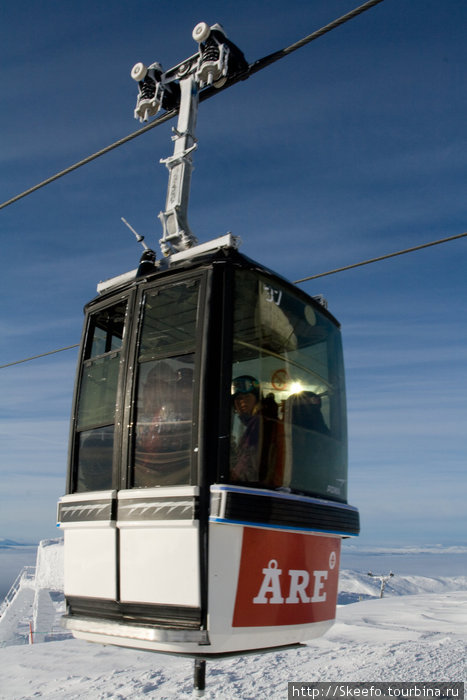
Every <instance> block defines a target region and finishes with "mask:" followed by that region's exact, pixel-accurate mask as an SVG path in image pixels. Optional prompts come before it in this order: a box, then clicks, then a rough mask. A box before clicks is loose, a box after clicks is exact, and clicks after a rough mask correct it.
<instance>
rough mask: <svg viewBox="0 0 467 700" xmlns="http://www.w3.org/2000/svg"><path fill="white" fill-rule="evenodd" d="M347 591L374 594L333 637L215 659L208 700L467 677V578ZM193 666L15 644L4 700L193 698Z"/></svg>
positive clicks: (82, 648) (351, 580)
mask: <svg viewBox="0 0 467 700" xmlns="http://www.w3.org/2000/svg"><path fill="white" fill-rule="evenodd" d="M456 589H458V590H456ZM340 590H341V596H342V595H344V597H345V596H349V595H351V594H354V593H355V594H357V595H362V596H370V595H371V596H373V597H372V598H371V599H367V600H363V601H362V602H357V603H354V604H349V605H343V606H340V607H339V608H338V615H337V622H336V624H335V625H334V627H333V628H332V629H331V631H330V632H328V634H327V635H326V636H325V637H323V638H321V639H318V640H315V641H313V642H310V643H309V644H307V645H305V646H303V647H302V648H299V649H295V650H290V651H280V652H276V653H269V654H264V655H252V656H244V657H235V658H230V659H223V660H213V661H209V662H208V666H207V683H206V694H205V697H206V698H210V699H211V700H212V699H214V698H215V699H216V700H217V699H221V698H222V700H224V699H226V700H228V699H229V698H231V699H232V700H233V699H239V700H253V699H254V700H256V699H259V698H271V699H273V700H276V699H277V700H279V699H280V698H281V699H282V698H287V682H288V681H304V682H318V681H330V682H332V681H340V682H356V681H364V682H377V681H388V682H389V681H390V682H398V681H399V682H401V681H412V682H413V681H418V682H428V681H436V682H441V681H445V682H459V681H463V682H465V681H466V680H467V665H466V646H467V644H466V643H467V578H466V577H441V578H436V579H433V578H431V579H430V578H427V577H421V576H405V577H394V578H393V579H391V582H390V588H387V589H386V593H385V597H384V598H383V599H379V598H376V597H374V596H375V595H378V593H379V584H378V582H377V581H375V580H374V579H370V578H369V577H368V576H367V574H366V572H355V571H348V570H344V571H342V572H341V584H340ZM419 591H429V592H423V593H420V592H419ZM192 664H193V662H192V661H191V660H189V659H184V658H175V657H172V656H165V655H160V654H152V653H149V652H140V651H134V650H130V649H119V648H115V647H102V646H100V645H93V644H88V643H86V642H81V641H77V640H74V639H66V640H62V641H53V642H48V643H42V644H34V645H32V646H29V645H17V646H7V647H4V648H3V649H0V698H1V700H20V699H22V700H23V699H24V700H26V698H47V700H59V699H60V700H63V698H67V700H78V698H79V699H80V700H101V699H102V700H104V699H105V698H111V699H112V700H123V699H125V700H126V699H130V698H131V700H138V699H141V700H143V699H145V700H147V699H148V698H167V699H172V698H189V697H191V696H192V678H193V668H192Z"/></svg>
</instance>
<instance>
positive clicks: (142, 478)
mask: <svg viewBox="0 0 467 700" xmlns="http://www.w3.org/2000/svg"><path fill="white" fill-rule="evenodd" d="M193 38H194V39H195V41H197V42H198V53H197V54H195V55H194V56H192V57H190V58H189V59H186V60H185V61H183V62H182V63H180V64H178V65H177V66H175V67H174V68H172V69H170V70H169V71H166V72H163V70H162V67H161V66H160V64H159V63H154V64H152V65H151V66H150V67H149V68H146V67H145V66H144V64H142V63H138V64H136V66H134V68H133V70H132V77H133V78H134V79H135V80H136V81H137V82H138V85H139V95H138V100H137V107H136V110H135V116H137V117H139V118H140V119H143V120H144V119H147V118H148V116H151V115H154V114H156V113H157V112H158V110H159V109H160V108H161V106H162V108H163V109H167V110H170V109H173V110H174V111H175V110H176V111H178V115H179V118H178V125H177V128H176V129H175V130H174V136H173V140H174V142H175V145H174V155H173V156H172V157H170V158H168V159H166V161H165V162H166V164H167V167H168V169H169V186H168V190H167V199H166V210H165V211H164V212H163V213H161V214H160V218H161V221H162V224H163V230H164V236H163V239H162V240H161V248H162V252H163V254H164V255H165V257H164V258H162V260H161V261H159V262H157V263H156V262H155V254H154V253H153V252H152V251H150V250H149V249H147V246H146V250H145V252H144V253H143V257H142V259H141V263H140V266H139V268H138V270H137V271H135V272H133V273H128V274H126V275H123V276H121V277H117V278H115V279H113V280H110V281H109V282H107V283H104V284H101V285H100V286H99V287H98V296H97V298H96V299H94V300H93V301H91V302H90V303H89V304H88V305H87V306H86V309H85V324H84V332H83V338H82V343H81V350H80V358H79V363H78V372H77V379H76V388H75V396H74V404H73V415H72V425H71V436H70V450H69V468H68V479H67V493H66V495H65V496H63V497H62V498H61V500H60V503H59V506H58V520H59V526H60V527H61V528H62V529H63V531H64V540H65V596H66V602H67V613H66V616H65V626H66V627H67V628H68V629H70V630H71V631H72V632H73V634H74V635H75V636H76V637H79V638H82V639H86V640H89V641H94V642H102V643H104V644H117V645H121V646H127V647H136V648H140V649H148V650H153V651H163V652H164V651H165V652H171V653H181V654H187V655H193V656H195V658H196V657H197V661H196V662H195V685H196V686H197V688H198V689H202V687H204V675H203V674H204V670H203V666H202V664H204V665H205V661H204V659H205V658H206V657H207V656H210V655H213V654H214V655H216V654H229V653H239V652H240V653H241V652H245V651H248V650H266V649H270V648H277V647H279V646H280V647H283V646H289V645H295V644H298V643H300V642H302V641H304V640H307V639H310V638H312V637H316V636H319V635H321V634H323V632H325V631H326V629H327V628H328V627H329V626H330V625H331V624H332V622H333V620H334V617H335V609H336V600H337V584H338V573H339V554H340V544H341V540H342V538H343V537H348V536H352V535H356V534H357V533H358V530H359V524H358V512H357V510H356V509H355V508H353V507H352V506H349V505H348V504H347V436H346V411H345V393H344V372H343V362H342V349H341V338H340V331H339V325H338V323H337V321H336V320H335V318H334V317H333V316H332V315H331V314H330V313H329V312H328V311H327V309H326V308H325V306H324V305H323V304H321V303H319V302H318V301H317V300H316V299H313V298H311V297H309V296H308V295H306V294H304V293H303V292H302V291H301V290H299V289H298V288H296V287H295V286H294V285H292V284H290V283H288V282H287V281H285V280H284V279H282V278H281V277H279V276H278V275H276V274H274V273H273V272H271V271H269V270H267V269H265V268H264V267H262V266H261V265H259V264H257V263H255V262H253V261H252V260H250V259H248V258H247V257H245V256H243V255H242V254H240V253H239V251H238V249H237V248H238V246H237V239H235V238H234V237H233V236H232V235H230V234H228V235H226V236H224V237H222V238H220V239H216V240H214V241H211V242H210V243H205V244H201V245H197V241H196V238H195V237H194V236H193V234H192V232H191V231H190V229H189V226H188V223H187V217H186V214H187V205H188V194H189V185H190V177H191V168H192V163H191V152H192V151H193V149H194V148H195V145H196V144H195V137H194V128H195V123H196V114H197V108H198V91H199V90H207V91H208V94H211V93H209V91H210V90H211V91H212V90H213V89H217V88H221V87H223V86H224V85H225V84H226V81H228V80H234V79H237V78H238V76H240V77H242V76H245V75H246V73H245V71H247V70H248V64H247V62H246V61H245V58H244V56H243V54H242V52H241V51H240V50H239V49H238V48H237V47H236V46H235V45H234V44H233V43H232V42H230V41H229V40H227V38H226V36H225V33H224V31H223V30H222V28H221V27H220V25H213V26H212V27H209V26H208V25H207V24H205V23H203V22H201V23H200V24H198V25H197V26H196V27H195V28H194V30H193ZM232 76H233V77H232ZM137 237H138V239H139V240H142V237H139V236H138V235H137ZM201 660H202V661H201ZM198 662H199V666H198V667H197V666H196V664H197V663H198ZM197 669H198V675H197Z"/></svg>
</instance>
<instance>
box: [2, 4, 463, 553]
mask: <svg viewBox="0 0 467 700" xmlns="http://www.w3.org/2000/svg"><path fill="white" fill-rule="evenodd" d="M357 4H358V2H356V1H355V0H313V1H310V2H303V1H298V0H289V2H287V3H284V2H279V1H278V0H271V1H269V2H251V0H249V1H246V0H245V1H244V0H236V2H225V3H219V2H213V1H212V2H210V1H208V0H205V1H203V0H202V1H200V2H186V1H185V0H180V1H179V2H177V3H173V2H171V1H169V0H159V1H158V2H155V1H154V0H151V2H149V1H146V0H142V1H141V0H137V1H136V2H131V3H130V2H124V1H123V0H114V1H112V2H107V1H106V2H103V1H99V0H98V1H94V2H92V3H91V2H87V1H83V0H81V1H80V2H78V0H67V1H66V2H64V1H63V0H61V1H53V0H50V1H48V0H43V1H42V2H39V0H31V1H29V2H25V1H24V0H20V1H19V2H17V3H3V4H2V7H1V9H0V55H1V61H0V73H1V84H2V102H3V109H2V110H1V113H0V140H1V145H0V148H1V168H2V178H1V196H0V199H1V201H2V202H3V201H5V200H7V199H9V198H10V197H12V196H14V195H16V194H18V193H19V192H21V191H23V190H25V189H27V188H28V187H30V186H32V185H34V184H36V183H37V182H38V181H40V180H42V179H44V178H46V177H48V176H50V175H52V174H54V173H55V172H57V171H59V170H61V169H63V168H65V167H67V166H69V165H71V164H72V163H74V162H75V161H77V160H80V159H81V158H83V157H85V156H87V155H89V154H90V153H92V152H94V151H96V150H98V149H100V148H102V147H104V146H106V145H108V144H110V143H112V142H113V141H115V140H117V139H119V138H121V137H123V136H125V135H127V134H128V133H130V132H131V131H134V130H136V129H137V128H138V123H137V122H136V121H134V119H133V109H134V104H135V100H136V92H137V88H136V84H135V83H134V82H133V81H132V80H131V78H130V76H129V71H130V69H131V67H132V66H133V64H134V63H136V62H137V61H140V60H141V61H144V62H145V63H146V64H148V63H151V62H152V61H154V60H159V61H160V62H161V63H162V64H163V65H164V66H165V67H167V68H168V67H170V66H172V65H174V64H175V63H177V62H179V61H180V60H182V59H183V58H185V57H187V56H189V55H191V54H192V53H193V52H194V50H195V44H194V42H193V40H192V38H191V31H192V28H193V26H194V25H195V24H196V23H197V22H199V21H206V22H208V23H214V22H216V21H219V22H221V23H222V24H223V25H224V27H225V29H226V30H227V32H228V35H229V37H230V38H231V39H232V40H233V41H235V42H236V43H237V44H238V45H239V46H240V47H241V48H242V49H243V51H244V53H245V55H246V57H247V59H248V60H249V61H250V62H251V61H253V60H255V59H257V58H260V57H262V56H263V55H265V54H268V53H271V52H273V51H275V50H277V49H279V48H282V47H283V46H287V45H289V44H291V43H293V42H294V41H296V40H297V39H299V38H301V37H302V36H303V35H305V34H308V33H311V32H312V31H314V30H315V29H318V28H319V27H321V26H323V25H324V24H327V23H328V22H329V21H331V20H333V19H334V18H336V17H338V16H340V15H342V14H344V13H345V12H347V11H349V10H350V9H352V8H353V7H355V6H356V5H357ZM466 24H467V6H466V4H465V2H463V0H450V1H449V2H447V3H442V2H439V0H437V1H436V2H435V1H434V0H411V1H410V2H407V0H384V2H382V3H381V4H380V5H378V6H377V7H375V8H373V9H372V10H370V11H369V12H367V13H366V14H364V15H362V16H360V17H358V18H356V19H354V20H353V21H351V22H350V23H348V24H346V25H345V26H343V27H340V28H339V29H336V30H335V31H333V32H332V33H330V34H328V35H326V36H324V37H322V38H321V39H319V40H317V41H315V42H313V43H312V44H310V45H309V46H307V47H305V48H303V49H301V50H300V51H298V52H296V53H295V54H293V55H292V56H290V57H288V58H286V59H284V60H283V61H280V62H279V63H276V64H275V65H274V66H272V67H270V68H268V69H266V70H264V71H262V72H261V73H259V74H257V75H256V76H254V77H252V78H251V79H250V80H248V81H246V82H244V83H240V84H238V85H236V86H235V87H233V88H231V89H230V90H227V91H224V92H223V93H222V94H220V95H219V96H217V97H216V98H214V99H212V100H209V101H207V102H205V103H203V104H202V105H201V106H200V110H199V116H198V129H197V135H198V138H199V148H198V151H197V152H196V154H195V170H194V174H193V183H192V192H191V202H190V211H189V220H190V225H191V228H192V229H193V231H194V232H195V233H196V235H197V236H198V238H199V239H200V240H201V241H206V240H209V239H210V238H213V237H215V236H217V235H222V234H223V233H225V232H227V231H232V232H233V233H234V234H236V235H239V236H241V238H242V240H243V245H242V251H243V252H244V253H245V254H247V255H249V256H251V257H253V258H256V259H258V260H259V261H261V262H262V263H263V264H265V265H266V266H269V267H271V268H273V269H275V270H276V271H277V272H279V273H281V274H283V275H284V276H286V277H288V278H289V279H292V280H294V279H298V278H301V277H304V276H306V275H312V274H316V273H320V272H324V271H326V270H329V269H333V268H336V267H339V266H341V265H346V264H349V263H353V262H358V261H360V260H365V259H368V258H371V257H374V256H378V255H383V254H385V253H388V252H392V251H396V250H399V249H402V248H406V247H410V246H414V245H418V244H421V243H424V242H427V241H431V240H436V239H439V238H443V237H446V236H450V235H455V234H459V233H462V232H464V231H466V230H467V197H466V175H467V149H466V146H467V137H466V124H467V88H466V84H467V81H466V75H465V73H466V65H467V45H466V42H465V28H466ZM172 125H174V123H168V124H165V125H163V126H161V127H158V128H157V129H155V130H152V131H150V132H149V133H148V134H146V135H144V136H141V137H139V138H138V139H136V140H134V141H132V142H131V143H129V144H127V145H125V146H123V147H122V148H119V149H117V150H115V151H113V152H112V153H110V154H108V155H106V156H104V157H103V158H100V159H99V160H97V161H95V162H93V163H91V164H89V165H87V166H85V167H83V168H81V169H80V170H78V171H76V172H74V173H72V174H71V175H69V176H67V177H65V178H63V179H61V180H59V181H57V182H55V183H53V184H51V185H49V186H48V187H46V188H44V189H42V190H40V191H38V192H36V193H34V194H33V195H31V196H29V197H27V198H25V199H23V200H21V201H19V202H17V203H15V204H13V205H11V206H10V207H8V208H6V209H4V210H2V211H0V231H1V236H2V255H1V258H0V260H1V262H0V265H1V275H0V285H1V295H0V329H1V333H0V364H4V363H7V362H13V361H15V360H18V359H22V358H24V357H29V356H31V355H36V354H39V353H42V352H47V351H49V350H53V349H55V348H60V347H63V346H67V345H72V344H74V343H78V342H79V338H80V332H81V325H82V307H83V305H84V304H85V303H86V302H87V301H88V300H89V299H90V298H92V297H93V296H94V295H95V289H96V283H97V282H98V281H100V280H102V279H107V278H109V277H112V276H114V275H116V274H120V273H121V272H124V271H126V270H128V269H132V268H134V267H135V266H136V265H137V262H138V259H139V255H140V249H139V247H138V246H137V244H136V243H135V241H134V238H133V237H132V234H131V233H130V232H129V231H128V230H127V229H126V228H125V227H124V226H123V224H122V223H121V221H120V217H121V216H124V217H125V218H126V219H127V220H128V221H129V222H131V224H132V225H133V226H134V227H135V228H136V229H137V230H138V231H139V232H140V233H143V234H144V235H145V236H146V240H147V241H148V242H153V243H154V242H155V241H157V240H158V239H159V237H160V235H161V232H160V224H159V221H158V220H157V218H156V216H157V213H158V212H159V211H160V209H162V208H163V206H164V202H165V194H166V187H167V171H166V169H165V168H164V167H163V166H161V165H160V164H159V159H160V158H162V157H167V156H168V155H169V154H170V153H171V150H172V144H171V141H170V128H171V126H172ZM466 253H467V240H466V239H461V240H458V241H455V242H452V243H447V244H444V245H442V246H437V247H433V248H429V249H427V250H424V251H421V252H418V253H414V254H411V255H407V256H403V257H398V258H394V259H392V260H389V261H386V262H381V263H377V264H374V265H370V266H367V267H363V268H358V269H356V270H352V271H348V272H343V273H340V274H337V275H333V276H330V277H324V278H322V279H318V280H315V281H311V282H307V283H305V284H303V285H302V286H303V288H304V289H305V290H306V291H307V292H308V293H310V294H323V295H324V296H325V297H326V298H327V299H328V302H329V305H330V309H331V310H332V311H333V313H334V314H335V315H336V316H337V318H338V319H339V320H340V322H341V323H342V327H343V337H344V348H345V353H346V355H345V357H346V374H347V394H348V411H349V439H350V441H349V445H350V502H351V503H352V504H354V505H357V506H358V507H359V509H360V512H361V521H362V535H361V540H360V541H361V543H362V545H364V544H365V543H372V544H375V545H378V544H379V545H386V544H388V543H390V544H393V545H401V546H405V545H409V544H416V543H418V544H429V543H442V544H447V545H448V544H453V543H462V542H465V541H466V539H467V538H466V524H467V523H466V515H465V513H466V511H467V509H466V505H465V501H466V486H467V470H466V466H467V465H466V454H467V430H466V418H467V399H466V396H467V372H466V366H467V362H466V360H467V357H466V347H467V326H466V320H465V319H466V316H467V314H466V312H467V297H466V291H467V275H466V271H465V270H466V261H465V258H466ZM75 363H76V351H67V352H64V353H60V354H58V355H53V356H51V357H48V358H44V359H41V360H37V361H34V362H30V363H25V364H21V365H17V366H15V367H9V368H7V369H2V370H0V478H1V483H2V488H1V489H0V536H2V537H10V538H13V539H22V540H27V541H37V540H38V539H40V538H43V537H49V536H53V535H54V534H55V504H56V501H57V499H58V497H59V496H60V495H61V494H62V493H63V490H64V483H65V468H66V453H67V439H68V421H69V412H70V405H71V395H72V388H73V381H74V373H75Z"/></svg>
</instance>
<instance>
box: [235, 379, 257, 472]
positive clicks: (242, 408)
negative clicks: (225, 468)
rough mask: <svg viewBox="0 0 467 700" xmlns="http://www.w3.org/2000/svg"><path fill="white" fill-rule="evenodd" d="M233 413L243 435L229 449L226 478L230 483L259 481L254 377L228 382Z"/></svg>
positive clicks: (255, 381) (255, 383) (255, 384)
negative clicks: (228, 476)
mask: <svg viewBox="0 0 467 700" xmlns="http://www.w3.org/2000/svg"><path fill="white" fill-rule="evenodd" d="M232 399H233V408H234V412H235V413H236V414H237V416H238V418H239V419H240V422H241V423H242V424H243V426H244V431H243V433H242V435H241V437H240V439H239V441H238V443H237V444H236V445H235V446H234V448H233V459H232V464H231V469H230V477H231V479H232V480H233V481H246V482H251V481H258V480H259V447H260V441H261V440H260V438H261V435H260V433H261V419H260V408H261V404H260V386H259V382H258V380H257V379H256V378H255V377H252V376H251V375H249V374H244V375H242V376H240V377H237V378H236V379H234V380H233V381H232Z"/></svg>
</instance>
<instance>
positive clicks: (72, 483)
mask: <svg viewBox="0 0 467 700" xmlns="http://www.w3.org/2000/svg"><path fill="white" fill-rule="evenodd" d="M134 296H135V293H134V290H127V291H125V292H123V291H122V292H120V293H116V294H115V293H114V294H112V295H108V296H106V297H105V298H103V299H101V298H97V299H94V300H92V301H91V302H89V304H87V305H86V306H85V308H84V313H85V317H84V322H83V333H82V339H81V344H80V349H79V355H78V363H77V370H76V379H75V388H74V393H73V404H72V406H73V408H72V416H71V421H70V437H69V441H68V445H69V447H68V470H67V484H66V492H67V494H72V493H80V494H83V496H85V494H86V493H93V492H92V491H78V490H77V487H78V483H77V479H78V464H79V463H78V450H79V436H80V434H81V433H83V432H86V431H87V430H92V429H98V428H105V427H108V426H110V425H113V426H114V435H113V450H112V479H111V481H112V484H111V488H112V489H115V488H116V484H117V483H118V478H119V477H118V471H119V469H120V460H119V452H120V444H121V437H122V436H121V427H122V415H123V411H124V406H123V397H124V394H125V391H124V382H125V381H126V374H127V372H126V365H127V362H128V347H129V345H130V339H131V333H132V311H133V305H134ZM122 302H125V303H126V310H125V319H124V330H123V337H122V344H121V346H120V348H119V349H118V350H115V349H113V350H112V349H110V350H108V351H107V352H106V353H103V354H100V355H95V356H94V357H89V358H88V357H87V353H88V352H90V350H91V347H92V337H91V329H92V320H93V317H94V315H95V314H97V313H99V312H101V311H103V310H104V309H106V308H108V309H110V308H112V307H113V306H117V305H118V304H119V303H122ZM115 352H116V353H119V355H120V361H119V364H120V367H119V372H118V378H117V388H116V403H115V414H114V421H113V422H112V423H106V424H105V425H104V424H100V423H99V424H96V425H94V426H91V425H90V426H86V427H85V428H84V429H81V430H78V420H79V399H80V394H81V388H82V385H83V374H84V372H85V369H86V363H87V362H88V360H90V359H98V358H102V357H106V356H109V357H110V355H111V354H112V353H115ZM105 490H108V489H105Z"/></svg>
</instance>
